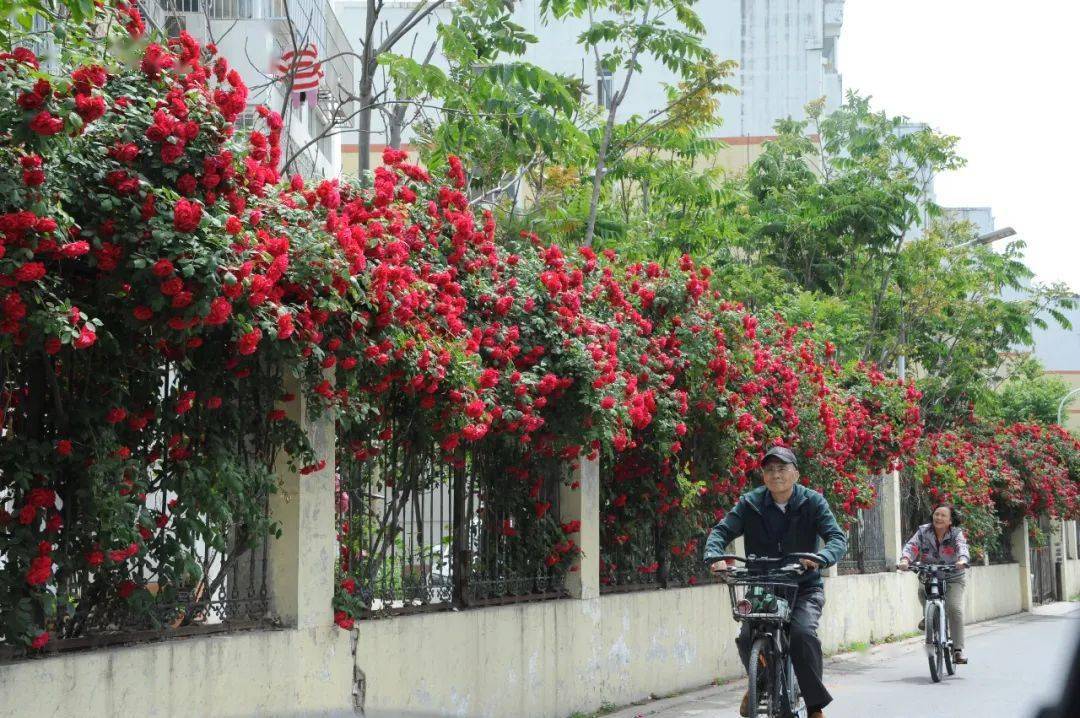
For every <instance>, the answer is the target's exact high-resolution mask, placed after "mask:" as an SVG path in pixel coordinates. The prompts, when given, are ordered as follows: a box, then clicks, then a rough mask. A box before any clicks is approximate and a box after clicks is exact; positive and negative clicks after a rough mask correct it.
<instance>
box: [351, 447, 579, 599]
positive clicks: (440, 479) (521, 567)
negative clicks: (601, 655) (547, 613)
mask: <svg viewBox="0 0 1080 718" xmlns="http://www.w3.org/2000/svg"><path fill="white" fill-rule="evenodd" d="M508 463H509V465H511V466H516V465H517V462H514V461H512V460H511V461H510V462H508ZM530 467H531V471H532V472H533V474H532V476H531V477H528V480H527V481H526V479H525V478H523V477H522V476H520V475H518V474H519V473H520V470H512V471H510V472H509V473H508V471H507V462H506V459H505V456H503V457H500V456H499V455H498V454H497V453H496V454H487V453H483V452H468V453H465V454H462V455H460V456H459V457H458V458H457V459H455V460H453V461H447V460H446V459H445V457H443V456H441V455H440V452H439V451H438V450H437V449H435V448H428V449H425V450H415V449H414V448H412V447H409V446H408V445H406V444H405V443H404V442H402V443H396V444H394V445H393V446H391V447H388V448H387V450H385V451H383V452H381V453H380V454H379V455H378V456H377V457H375V458H373V459H370V460H367V461H364V462H362V463H360V464H358V465H354V466H351V467H344V468H343V470H342V474H341V478H340V482H341V483H340V488H339V494H338V528H339V540H340V542H341V557H340V561H341V567H342V570H343V573H345V574H346V575H348V576H351V577H352V578H354V579H355V581H356V584H357V590H358V592H359V595H360V596H361V599H362V601H363V603H364V605H365V606H366V607H367V611H366V616H367V617H375V616H380V615H394V614H402V613H411V612H417V611H431V610H447V609H450V608H465V607H473V606H482V605H488V604H502V603H512V602H517V601H537V600H545V599H553V598H561V597H564V596H566V590H565V581H564V578H565V566H566V564H565V562H563V561H561V560H560V561H558V562H550V561H549V560H548V558H549V556H551V555H552V553H553V551H554V549H552V546H553V545H555V544H557V543H558V542H559V540H560V539H562V529H561V528H560V526H559V523H558V521H557V520H556V517H557V516H558V515H559V506H558V503H559V492H560V486H561V485H562V484H563V483H564V481H566V480H567V476H566V467H565V466H564V465H563V464H562V463H561V462H557V461H554V460H552V461H536V460H530ZM529 482H531V483H529ZM562 540H563V542H565V539H562ZM555 553H557V552H555Z"/></svg>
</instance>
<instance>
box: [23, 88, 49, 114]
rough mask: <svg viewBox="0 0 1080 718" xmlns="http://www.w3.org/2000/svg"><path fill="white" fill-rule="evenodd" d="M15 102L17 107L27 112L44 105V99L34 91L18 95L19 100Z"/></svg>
mask: <svg viewBox="0 0 1080 718" xmlns="http://www.w3.org/2000/svg"><path fill="white" fill-rule="evenodd" d="M16 102H18V103H19V107H21V108H23V109H24V110H26V111H27V112H29V111H30V110H36V109H38V108H39V107H41V106H42V105H44V104H45V97H43V96H42V95H41V94H40V93H38V92H36V91H29V92H23V93H20V94H19V98H18V99H17V100H16Z"/></svg>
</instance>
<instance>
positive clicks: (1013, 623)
mask: <svg viewBox="0 0 1080 718" xmlns="http://www.w3.org/2000/svg"><path fill="white" fill-rule="evenodd" d="M1077 619H1080V603H1074V602H1059V603H1052V604H1048V605H1045V606H1040V607H1038V608H1036V609H1035V610H1034V611H1033V612H1031V613H1019V614H1015V615H1013V616H1006V617H1004V618H997V619H993V620H990V621H984V622H982V623H977V624H971V625H969V626H968V627H967V639H968V643H969V646H971V644H978V645H976V646H973V647H974V648H975V649H976V651H975V653H974V655H978V656H979V657H980V658H981V659H982V660H981V661H980V662H981V664H982V665H981V666H978V667H979V668H980V669H985V668H989V667H990V666H991V665H993V664H1004V663H1006V662H1008V661H1009V660H1010V656H1009V655H1008V654H1003V655H998V654H999V653H1000V651H998V649H997V648H996V646H995V645H991V640H990V636H991V634H996V633H1002V634H1005V633H1009V632H1010V631H1014V630H1016V629H1019V628H1021V627H1022V626H1024V624H1029V623H1033V622H1037V623H1043V622H1050V621H1052V622H1053V625H1052V626H1049V627H1048V628H1050V629H1053V630H1056V631H1058V632H1059V633H1058V634H1057V635H1058V637H1059V640H1058V641H1057V643H1058V644H1059V645H1060V648H1061V649H1062V656H1061V658H1067V657H1068V656H1071V651H1072V649H1073V647H1074V646H1073V643H1072V642H1071V641H1062V640H1060V630H1061V628H1060V626H1059V624H1060V623H1061V622H1063V621H1068V622H1069V625H1070V626H1075V625H1080V621H1078V620H1077ZM1023 632H1024V631H1021V633H1023ZM1027 632H1028V633H1030V630H1029V631H1027ZM922 640H923V639H922V637H921V636H915V637H913V638H908V639H905V640H902V641H897V642H895V643H883V644H879V645H876V646H871V647H870V648H869V649H867V650H864V651H857V652H849V653H840V654H836V655H833V656H831V657H830V658H828V659H827V660H826V662H825V677H826V683H828V684H830V690H832V692H833V694H834V698H837V699H839V698H840V697H841V695H843V698H844V699H845V702H846V701H847V699H848V698H849V697H850V698H855V694H856V693H857V691H856V690H852V689H851V687H850V686H848V685H847V684H849V683H852V684H856V685H858V684H860V683H863V684H865V683H866V682H868V681H871V680H883V678H882V677H877V678H876V679H875V678H873V677H872V675H871V674H872V673H873V672H874V671H883V670H884V669H885V668H888V667H891V666H894V665H903V666H904V667H905V670H906V675H905V676H904V677H903V678H901V679H899V681H900V682H903V683H910V684H912V685H913V686H914V685H927V686H930V685H932V684H931V683H930V679H929V676H928V675H927V668H926V665H925V664H926V660H925V657H924V656H923V655H922V653H921V648H920V646H919V644H921V643H922ZM1005 643H1007V644H1013V643H1015V641H1014V639H1012V638H1008V639H1007V640H1006V641H1005ZM983 644H986V645H987V646H989V647H988V648H986V649H984V648H983ZM733 650H734V648H733ZM969 653H971V651H969ZM1021 655H1022V654H1020V653H1016V654H1014V655H1013V656H1012V658H1013V659H1014V660H1019V659H1020V656H1021ZM977 665H978V664H976V663H975V662H974V661H973V664H972V668H975V667H976V666H977ZM966 669H968V667H967V666H963V667H961V669H960V672H959V673H958V676H959V678H961V679H962V678H963V677H964V674H965V673H970V678H971V680H969V681H968V685H967V686H966V687H967V688H974V683H976V682H978V681H977V676H976V675H975V673H976V672H975V671H968V670H966ZM830 676H832V677H834V678H835V679H836V682H837V684H838V685H837V688H836V689H835V690H834V689H833V688H832V683H833V681H831V680H830ZM745 680H746V679H745V677H744V676H738V677H734V678H730V679H728V680H726V681H724V682H723V683H721V684H720V685H716V686H709V687H706V688H702V689H699V690H695V691H690V692H688V693H682V694H679V695H676V696H671V697H668V698H663V699H660V700H655V701H650V702H647V703H641V704H637V705H633V706H627V707H624V708H620V709H617V710H615V711H614V712H611V713H604V714H601V715H603V716H604V718H646V717H652V718H692V717H700V718H713V717H714V716H715V717H720V716H725V717H726V716H737V715H738V708H739V702H740V701H741V700H742V696H743V692H744V690H745ZM946 680H949V679H946ZM953 680H954V681H956V679H953ZM887 682H888V683H897V679H895V678H889V679H888V681H887ZM942 685H945V683H944V682H943V684H942ZM1020 685H1022V684H1020ZM1035 689H1036V688H1035V687H1033V690H1035ZM905 690H906V689H905ZM834 705H839V704H834ZM827 713H830V716H831V715H832V713H831V711H827ZM877 715H878V716H879V718H886V717H885V716H884V715H882V714H880V713H878V714H877ZM984 715H999V713H996V712H987V713H984ZM1000 715H1005V714H1004V713H1002V714H1000ZM1008 715H1013V714H1012V713H1008Z"/></svg>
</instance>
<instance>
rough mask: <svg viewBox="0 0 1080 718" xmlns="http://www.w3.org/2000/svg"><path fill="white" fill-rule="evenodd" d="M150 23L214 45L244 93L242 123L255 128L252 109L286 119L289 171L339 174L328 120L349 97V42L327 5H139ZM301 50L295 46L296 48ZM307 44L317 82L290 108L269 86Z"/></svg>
mask: <svg viewBox="0 0 1080 718" xmlns="http://www.w3.org/2000/svg"><path fill="white" fill-rule="evenodd" d="M140 7H141V8H142V10H143V13H144V15H146V16H147V18H148V20H149V21H150V22H151V23H152V24H153V25H154V26H156V27H157V28H158V29H159V30H161V31H162V32H164V33H165V34H167V35H169V36H173V37H174V36H176V35H179V34H180V31H182V30H186V31H187V32H188V33H190V34H191V35H192V36H193V37H194V38H196V39H197V40H199V41H200V42H203V43H206V42H214V43H215V44H216V45H217V47H218V51H219V53H220V54H221V55H222V56H223V57H225V58H226V59H227V60H228V61H229V64H230V65H232V66H233V67H234V68H236V70H237V71H239V72H240V74H241V76H242V77H243V78H244V82H245V83H246V84H247V86H248V88H249V89H250V95H249V98H248V102H249V103H250V105H249V109H248V111H247V112H246V113H245V114H244V115H243V116H242V117H241V119H240V124H241V125H245V124H246V125H248V126H254V125H256V124H257V123H258V122H259V120H258V116H257V115H256V113H255V109H254V108H255V107H256V106H258V105H264V104H265V105H267V106H268V107H270V108H272V109H274V110H277V111H279V112H281V113H282V117H283V119H284V120H285V133H284V137H285V138H286V139H287V141H286V143H285V146H284V147H283V148H282V149H283V152H284V155H285V157H284V159H285V161H288V160H289V159H292V163H291V164H290V166H289V167H288V168H287V169H288V170H289V172H299V173H300V174H302V175H305V176H307V177H336V176H338V175H340V174H341V135H340V133H339V130H340V129H342V127H341V125H340V124H339V123H335V122H334V121H333V119H332V118H333V117H334V113H335V110H337V109H339V103H340V101H341V99H342V97H343V95H342V91H343V90H344V91H347V92H353V91H355V87H356V81H355V73H354V71H353V59H352V57H351V55H349V54H348V53H352V52H353V48H352V44H351V43H350V42H349V41H348V39H346V35H345V31H344V30H343V29H342V27H341V23H340V22H339V21H338V18H337V15H336V14H335V12H334V8H333V6H332V4H331V3H330V2H328V0H141V2H140ZM296 45H299V46H300V47H295V46H296ZM309 46H311V49H312V50H313V57H314V59H316V60H321V59H324V58H332V59H326V60H324V61H323V62H322V63H321V69H322V75H323V76H322V78H321V80H320V82H319V86H318V87H317V88H315V89H313V90H312V93H313V95H314V96H313V97H307V96H304V97H302V98H298V99H299V100H300V101H299V102H294V101H293V98H292V97H291V96H289V97H287V96H286V92H285V89H286V86H285V84H284V83H282V82H274V81H273V80H274V78H275V77H276V76H278V75H279V73H278V71H277V69H276V68H277V66H278V64H279V63H280V62H281V60H282V58H283V57H286V58H287V57H288V55H287V54H286V53H288V52H290V51H294V52H295V51H297V50H303V49H305V48H308V47H309Z"/></svg>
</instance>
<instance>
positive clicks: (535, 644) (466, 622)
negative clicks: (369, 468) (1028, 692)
mask: <svg viewBox="0 0 1080 718" xmlns="http://www.w3.org/2000/svg"><path fill="white" fill-rule="evenodd" d="M1017 571H1018V567H1017V565H1016V564H1007V565H1003V566H988V567H982V566H979V567H975V568H973V569H971V575H970V576H969V578H968V590H967V592H966V602H967V617H968V621H969V622H970V621H976V620H985V619H988V618H992V617H996V616H1001V615H1007V614H1010V613H1016V612H1018V611H1019V610H1020V606H1021V600H1020V590H1019V586H1020V584H1019V581H1018V579H1017ZM826 595H827V600H826V605H825V612H824V615H823V616H822V627H821V637H822V642H823V644H824V646H825V649H826V650H827V651H830V652H833V651H836V650H839V649H841V648H843V647H844V646H848V645H850V644H852V643H854V642H868V641H872V640H880V639H882V638H885V637H886V636H889V635H899V634H901V633H904V632H907V631H911V630H913V629H914V628H915V626H916V624H917V623H918V620H919V617H920V613H921V612H920V609H919V603H918V598H917V585H916V581H915V578H914V577H913V576H911V575H910V574H907V575H898V574H895V573H882V574H872V575H862V576H839V577H835V578H830V579H827V582H826ZM736 632H737V625H736V624H735V622H734V621H733V620H732V619H731V613H730V609H729V606H728V594H727V588H726V587H724V586H703V587H698V588H688V589H674V590H668V591H648V592H640V593H627V594H616V595H605V596H602V597H601V598H599V599H592V600H580V601H578V600H563V601H553V602H548V603H526V604H519V605H516V606H506V607H501V608H488V609H482V610H476V611H462V612H458V613H433V614H426V615H415V616H403V617H399V618H394V619H390V620H385V621H367V622H362V623H360V624H358V628H357V634H358V642H357V656H356V663H357V668H358V671H359V673H358V675H362V677H363V681H364V688H365V695H364V706H365V710H366V713H365V715H366V716H368V717H369V718H390V717H391V716H393V717H394V718H398V717H403V716H427V715H453V716H463V717H466V716H468V717H472V716H484V717H485V718H488V717H490V718H496V717H501V716H507V717H509V716H514V717H524V716H534V717H537V718H539V717H541V716H543V717H550V718H565V717H566V716H567V715H570V714H571V713H573V712H574V711H583V712H588V711H593V710H596V709H598V708H600V707H601V705H604V704H612V705H622V704H626V703H630V702H634V701H638V700H641V699H644V698H647V697H648V696H649V694H650V693H652V694H657V695H665V694H669V693H672V692H676V691H680V690H685V689H689V688H694V687H698V686H702V685H706V684H708V683H710V682H712V681H713V680H715V679H717V678H720V677H733V676H737V675H739V674H740V673H741V670H742V669H741V667H740V666H739V662H738V655H737V654H736V651H735V647H734V644H733V641H734V637H735V634H736Z"/></svg>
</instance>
